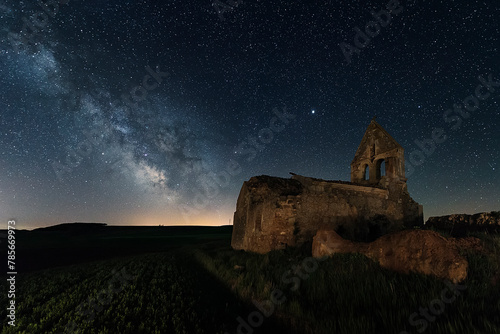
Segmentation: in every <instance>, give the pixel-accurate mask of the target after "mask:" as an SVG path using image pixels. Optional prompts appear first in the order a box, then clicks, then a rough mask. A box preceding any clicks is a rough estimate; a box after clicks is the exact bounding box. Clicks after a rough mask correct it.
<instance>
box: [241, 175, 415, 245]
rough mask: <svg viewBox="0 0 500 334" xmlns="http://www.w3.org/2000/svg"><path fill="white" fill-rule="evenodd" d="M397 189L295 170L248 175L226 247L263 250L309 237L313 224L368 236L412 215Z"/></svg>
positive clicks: (400, 225)
mask: <svg viewBox="0 0 500 334" xmlns="http://www.w3.org/2000/svg"><path fill="white" fill-rule="evenodd" d="M400 189H401V191H402V193H400V194H399V196H398V195H395V194H390V192H389V190H387V189H382V188H377V187H366V186H359V185H354V184H351V183H349V182H332V181H324V180H318V179H312V178H307V177H303V176H299V175H294V176H293V177H292V178H291V179H282V178H270V177H268V176H265V177H264V176H261V177H254V178H252V179H250V180H249V181H247V182H245V185H244V186H243V188H242V190H241V192H240V196H239V198H238V203H237V209H236V212H235V216H234V225H235V226H234V229H235V232H234V233H233V240H232V246H233V248H235V249H245V250H250V251H254V252H259V253H265V252H268V251H270V250H273V249H282V248H285V247H288V246H296V245H300V244H302V243H304V242H308V241H311V240H312V238H313V237H314V235H315V234H316V232H317V231H318V230H319V229H333V230H336V231H338V233H339V234H341V235H342V236H343V237H346V238H349V239H351V240H358V241H371V240H374V239H375V238H377V237H379V236H381V235H383V234H385V233H388V232H391V231H396V230H399V229H402V228H403V227H404V223H405V218H406V217H409V216H411V217H413V216H418V214H419V212H418V203H416V202H414V201H413V200H411V198H410V197H409V195H407V196H406V194H407V192H405V191H406V188H405V187H401V188H400ZM410 200H411V202H408V201H410ZM406 202H408V203H406ZM414 204H415V205H416V206H415V205H414Z"/></svg>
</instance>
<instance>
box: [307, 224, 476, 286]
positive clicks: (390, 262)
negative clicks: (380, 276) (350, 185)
mask: <svg viewBox="0 0 500 334" xmlns="http://www.w3.org/2000/svg"><path fill="white" fill-rule="evenodd" d="M312 247H313V248H312V253H313V256H314V257H323V256H329V255H333V254H335V253H361V254H364V255H365V256H367V257H368V258H370V259H372V260H374V261H377V262H378V263H379V264H380V265H381V266H382V267H384V268H387V269H391V270H394V271H397V272H401V273H409V272H418V273H422V274H426V275H433V276H436V277H438V278H442V279H447V280H450V281H452V282H454V283H458V282H461V281H463V280H464V279H465V278H466V277H467V267H468V262H467V260H466V259H465V258H464V257H462V256H461V255H460V254H459V253H458V249H457V247H456V246H455V243H454V242H453V241H450V240H447V239H446V238H444V237H442V236H441V235H439V234H438V233H436V232H434V231H423V230H406V231H401V232H395V233H391V234H387V235H384V236H382V237H380V238H378V239H377V240H375V241H373V242H371V243H362V242H352V241H349V240H345V239H343V238H342V237H341V236H339V235H338V234H337V233H336V232H335V231H333V230H320V231H318V233H317V234H316V236H315V237H314V240H313V246H312Z"/></svg>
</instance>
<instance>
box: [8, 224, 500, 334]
mask: <svg viewBox="0 0 500 334" xmlns="http://www.w3.org/2000/svg"><path fill="white" fill-rule="evenodd" d="M475 236H479V237H480V238H481V239H482V240H483V241H484V244H485V252H477V251H466V252H465V253H464V255H466V256H467V258H468V260H469V265H470V270H469V276H468V278H467V280H466V281H465V282H463V283H462V284H461V285H459V286H453V285H451V284H448V283H446V282H443V281H440V280H438V279H434V278H432V277H426V276H422V275H417V274H411V275H402V274H397V273H394V272H391V271H388V270H385V269H382V268H380V267H379V266H378V265H377V264H376V263H374V262H373V261H371V260H368V259H367V258H365V257H363V256H361V255H337V256H334V257H333V258H331V259H328V260H324V261H316V260H313V259H311V258H310V245H305V246H304V247H302V248H301V249H289V250H285V251H276V252H271V253H269V254H266V255H257V254H249V253H245V252H242V251H234V250H232V249H231V248H230V246H229V244H230V239H231V227H230V226H226V227H218V228H215V227H110V226H107V227H101V228H95V229H92V230H90V231H89V230H85V229H84V230H82V229H80V230H76V231H75V230H65V231H50V230H48V231H32V232H28V231H18V234H17V254H16V265H17V271H18V275H17V281H16V327H11V326H9V325H8V323H7V321H8V320H9V319H8V318H7V309H6V306H7V285H6V278H5V275H4V276H3V277H2V280H1V283H0V285H1V288H2V291H4V293H2V294H1V296H0V304H1V305H2V307H1V310H0V313H1V319H2V333H30V334H31V333H113V334H115V333H134V334H136V333H231V334H233V333H346V334H347V333H349V334H350V333H405V331H406V332H408V333H423V332H425V333H500V277H499V267H500V264H499V262H500V237H499V236H498V235H496V236H495V235H488V234H475ZM2 245H4V244H2ZM4 248H5V247H3V248H2V258H3V259H6V254H5V249H4ZM3 266H4V265H3V264H2V273H5V272H6V268H4V267H3Z"/></svg>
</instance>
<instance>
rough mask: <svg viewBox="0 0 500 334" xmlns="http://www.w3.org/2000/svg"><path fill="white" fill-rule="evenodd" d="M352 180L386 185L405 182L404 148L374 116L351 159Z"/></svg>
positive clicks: (374, 184)
mask: <svg viewBox="0 0 500 334" xmlns="http://www.w3.org/2000/svg"><path fill="white" fill-rule="evenodd" d="M351 182H353V183H357V184H361V185H371V186H382V187H384V188H387V187H388V185H389V183H394V182H404V183H406V178H405V161H404V149H403V147H402V146H401V145H399V144H398V142H397V141H396V140H395V139H394V138H392V137H391V135H390V134H389V133H387V131H385V129H384V128H383V127H382V126H381V125H380V124H378V123H377V122H376V121H375V118H373V119H372V121H371V122H370V124H369V125H368V128H367V129H366V131H365V134H364V136H363V139H361V143H360V144H359V147H358V149H357V151H356V154H355V155H354V159H353V161H352V162H351Z"/></svg>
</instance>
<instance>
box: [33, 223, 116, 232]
mask: <svg viewBox="0 0 500 334" xmlns="http://www.w3.org/2000/svg"><path fill="white" fill-rule="evenodd" d="M107 225H108V224H106V223H80V222H75V223H62V224H57V225H53V226H47V227H40V228H36V229H34V230H33V231H47V232H56V231H58V232H59V231H62V232H73V231H78V232H83V231H95V230H100V229H102V228H104V227H105V226H107Z"/></svg>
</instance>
